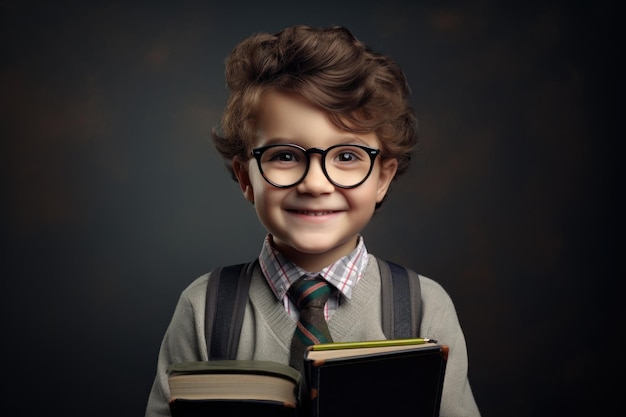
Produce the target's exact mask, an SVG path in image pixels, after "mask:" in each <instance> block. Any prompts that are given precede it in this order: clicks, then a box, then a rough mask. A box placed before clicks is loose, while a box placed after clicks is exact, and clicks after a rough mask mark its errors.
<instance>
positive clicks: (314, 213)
mask: <svg viewBox="0 0 626 417" xmlns="http://www.w3.org/2000/svg"><path fill="white" fill-rule="evenodd" d="M290 211H291V212H293V213H296V214H301V215H303V216H324V215H327V214H333V213H336V211H334V210H325V211H308V210H290Z"/></svg>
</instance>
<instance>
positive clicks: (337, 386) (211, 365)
mask: <svg viewBox="0 0 626 417" xmlns="http://www.w3.org/2000/svg"><path fill="white" fill-rule="evenodd" d="M447 355H448V347H447V346H446V345H440V344H437V343H436V342H435V341H432V340H430V339H417V338H411V339H395V340H377V341H366V342H340V343H325V344H318V345H313V346H310V347H309V348H308V350H307V351H306V352H305V356H304V358H303V360H304V372H305V374H304V375H301V374H300V372H298V371H297V370H296V369H294V368H292V367H290V366H289V365H286V364H281V363H277V362H272V361H248V360H213V361H197V362H183V363H178V364H174V365H171V366H170V367H169V368H168V379H169V385H170V411H171V413H172V416H173V417H196V416H198V417H199V416H207V415H215V416H221V417H225V416H232V417H235V416H248V415H249V416H255V417H270V416H271V417H309V416H310V417H346V416H370V415H396V414H397V415H404V414H406V413H407V411H409V412H410V414H411V415H412V416H416V417H425V416H428V417H430V416H438V415H439V405H440V402H441V391H442V388H443V380H444V375H445V368H446V362H447ZM303 389H306V390H307V391H306V395H303V396H304V398H300V394H301V391H302V390H303ZM308 394H310V398H309V395H308ZM301 400H302V401H301Z"/></svg>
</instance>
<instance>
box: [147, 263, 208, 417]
mask: <svg viewBox="0 0 626 417" xmlns="http://www.w3.org/2000/svg"><path fill="white" fill-rule="evenodd" d="M207 279H208V274H207V275H203V276H202V277H200V278H198V279H196V280H195V281H194V282H192V283H191V284H190V285H189V286H188V287H187V288H186V289H185V290H184V291H183V292H182V293H181V295H180V297H179V299H178V303H177V305H176V308H175V310H174V314H173V316H172V319H171V321H170V324H169V326H168V327H167V330H166V331H165V335H164V337H163V341H162V342H161V348H160V350H159V357H158V360H157V371H156V376H155V378H154V382H153V384H152V389H151V391H150V395H149V397H148V404H147V407H146V413H145V417H170V416H171V413H170V408H169V395H170V393H169V384H168V381H167V367H168V366H169V365H171V364H173V363H177V362H183V361H195V360H207V351H206V345H205V344H204V340H205V338H204V308H205V306H204V300H205V299H206V285H207Z"/></svg>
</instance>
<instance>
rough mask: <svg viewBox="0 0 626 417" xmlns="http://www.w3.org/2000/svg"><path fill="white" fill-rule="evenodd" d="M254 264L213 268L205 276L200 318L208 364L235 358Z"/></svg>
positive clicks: (253, 262)
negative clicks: (210, 361) (202, 306)
mask: <svg viewBox="0 0 626 417" xmlns="http://www.w3.org/2000/svg"><path fill="white" fill-rule="evenodd" d="M257 262H258V260H255V261H252V262H247V263H242V264H237V265H230V266H226V267H221V268H216V269H214V270H213V271H212V272H211V274H210V276H209V280H208V283H207V292H206V307H205V315H204V326H205V329H204V334H205V339H206V347H207V354H208V357H209V360H211V359H235V356H236V355H237V347H238V346H239V335H240V333H241V325H242V323H243V315H244V312H245V309H246V304H247V300H248V290H249V288H250V280H251V277H252V269H253V268H254V266H255V264H256V263H257ZM218 305H219V306H218ZM218 307H219V308H218Z"/></svg>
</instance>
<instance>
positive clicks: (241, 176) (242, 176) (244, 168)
mask: <svg viewBox="0 0 626 417" xmlns="http://www.w3.org/2000/svg"><path fill="white" fill-rule="evenodd" d="M232 167H233V172H234V173H235V176H236V177H237V182H238V183H239V187H240V188H241V191H242V192H243V196H244V197H245V198H246V200H248V201H249V202H251V203H254V191H253V189H252V183H251V182H250V171H249V170H248V163H247V162H244V161H242V160H241V158H239V157H238V156H236V157H235V158H233V164H232Z"/></svg>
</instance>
